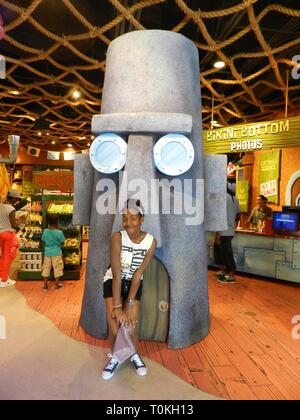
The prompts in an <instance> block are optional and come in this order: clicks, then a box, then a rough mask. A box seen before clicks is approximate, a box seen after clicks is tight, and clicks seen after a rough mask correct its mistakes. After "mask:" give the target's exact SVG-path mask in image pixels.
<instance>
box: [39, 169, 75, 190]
mask: <svg viewBox="0 0 300 420" xmlns="http://www.w3.org/2000/svg"><path fill="white" fill-rule="evenodd" d="M33 185H34V187H35V188H36V189H39V190H43V189H47V190H54V191H66V190H73V189H74V173H73V172H72V171H44V172H33Z"/></svg>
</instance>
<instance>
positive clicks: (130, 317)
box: [125, 305, 137, 328]
mask: <svg viewBox="0 0 300 420" xmlns="http://www.w3.org/2000/svg"><path fill="white" fill-rule="evenodd" d="M125 314H126V317H127V321H128V325H129V327H132V328H135V327H136V324H137V320H136V318H135V313H134V310H133V308H132V307H130V306H129V305H127V306H126V308H125Z"/></svg>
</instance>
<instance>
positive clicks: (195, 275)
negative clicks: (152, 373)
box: [74, 30, 227, 349]
mask: <svg viewBox="0 0 300 420" xmlns="http://www.w3.org/2000/svg"><path fill="white" fill-rule="evenodd" d="M199 72H200V70H199V59H198V51H197V49H196V47H195V46H194V44H193V43H192V42H191V41H190V40H188V39H187V38H185V37H184V36H182V35H180V34H177V33H173V32H168V31H158V30H150V31H136V32H131V33H128V34H126V35H123V36H121V37H119V38H117V39H115V40H114V41H113V42H112V43H111V44H110V46H109V48H108V52H107V64H106V73H105V80H104V88H103V96H102V107H101V114H100V115H95V116H94V117H93V122H92V131H93V132H94V133H96V134H98V135H100V134H102V133H108V132H109V133H115V134H117V135H119V136H121V137H122V138H123V139H125V140H126V141H127V143H128V146H127V147H128V148H127V156H126V163H125V168H124V172H123V175H122V176H121V177H120V174H119V173H114V174H110V175H107V174H104V173H100V172H98V171H96V170H95V169H94V167H93V166H92V164H91V162H90V157H89V155H88V154H82V155H77V156H76V160H75V197H74V223H75V224H81V225H89V226H90V239H89V253H88V260H87V272H86V286H85V293H84V299H83V307H82V313H81V321H80V322H81V325H82V326H83V328H84V329H85V330H86V331H87V332H88V333H89V334H91V335H92V336H94V337H98V338H104V337H106V335H107V322H106V315H105V304H104V301H103V298H102V285H103V281H102V279H103V276H104V274H105V271H106V269H107V267H108V266H109V244H110V238H111V235H112V232H114V231H116V230H120V228H121V215H120V214H117V215H116V214H109V213H111V212H107V213H106V214H103V213H104V212H103V211H101V206H102V205H103V203H104V201H105V199H106V201H108V202H109V201H110V198H111V201H110V202H113V200H115V201H116V197H115V196H116V195H117V204H118V201H119V206H120V208H122V205H123V204H124V203H123V202H122V203H121V201H122V197H124V192H125V191H126V188H127V187H128V185H129V184H130V183H133V184H132V185H136V184H135V182H136V180H142V181H143V182H144V187H148V192H147V188H144V189H143V195H142V196H140V195H139V194H136V195H135V196H136V197H139V198H141V201H142V203H143V204H145V203H146V204H148V203H149V205H148V206H147V207H146V209H145V210H146V217H145V224H144V226H143V230H146V231H149V232H150V233H152V234H153V236H154V237H155V238H156V239H157V241H158V247H157V250H156V254H155V256H156V257H157V258H158V259H159V260H160V261H161V262H162V264H163V265H164V266H165V268H166V269H167V272H168V275H169V278H170V322H169V334H168V345H169V347H170V348H173V349H176V348H181V347H185V346H188V345H190V344H193V343H195V342H198V341H199V340H201V339H202V338H204V337H205V336H206V335H207V334H208V333H209V327H210V322H209V304H208V290H207V289H208V287H207V244H206V237H205V231H206V230H211V231H216V230H224V229H225V228H226V227H227V222H226V204H225V203H226V157H225V156H221V155H219V156H206V157H205V158H204V156H203V149H202V128H201V95H200V83H199ZM170 133H172V134H182V135H185V136H186V137H188V139H189V140H190V142H191V143H192V145H193V149H194V161H193V164H192V166H191V167H190V169H188V170H187V171H186V172H185V173H182V174H178V175H176V176H172V175H171V176H170V175H169V176H168V175H164V174H163V173H162V172H161V171H159V170H158V169H157V167H156V165H155V163H154V156H153V148H154V146H155V144H156V142H157V141H158V140H159V139H160V138H161V137H163V136H165V135H167V134H170ZM167 159H168V157H167ZM170 164H171V165H172V159H171V158H170ZM153 180H157V181H162V182H161V184H160V187H157V185H158V184H155V183H153ZM188 180H189V182H186V185H185V184H184V182H185V181H188ZM170 183H173V184H174V188H173V190H172V189H171V193H170V188H169V190H168V191H167V189H168V186H170ZM103 185H107V188H106V189H105V188H103ZM191 185H192V187H191ZM110 186H111V188H110ZM180 186H184V187H182V188H181V187H180ZM159 189H160V190H161V191H160V192H159ZM104 190H105V191H104ZM145 191H146V193H145ZM168 193H169V194H171V200H170V202H171V208H170V212H167V213H170V214H165V213H166V212H165V211H164V206H165V205H166V203H165V202H164V200H166V198H165V197H168ZM129 196H130V194H129ZM104 197H105V199H104ZM161 197H162V198H161ZM178 199H181V200H182V201H183V202H184V203H187V202H191V199H193V200H194V201H193V203H194V204H195V206H194V207H193V209H194V214H192V213H191V206H190V207H189V206H184V205H183V206H182V207H183V211H182V212H178V211H175V210H176V209H175V208H174V207H175V206H176V204H174V203H175V202H178ZM176 200H177V201H176ZM102 207H103V206H102ZM185 207H188V209H186V208H185ZM101 213H102V214H101ZM203 213H204V215H205V216H204V220H203Z"/></svg>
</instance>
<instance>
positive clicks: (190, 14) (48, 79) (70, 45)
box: [0, 0, 300, 149]
mask: <svg viewBox="0 0 300 420" xmlns="http://www.w3.org/2000/svg"><path fill="white" fill-rule="evenodd" d="M87 3H89V8H88V6H87ZM208 3H211V5H210V7H211V8H212V7H213V5H214V4H215V5H216V6H215V10H206V9H207V8H208ZM226 3H227V4H232V3H236V4H235V5H230V6H228V7H223V8H222V9H221V8H220V5H221V4H223V5H224V4H226ZM266 3H269V2H266V1H263V0H243V1H241V0H236V2H234V0H232V1H228V2H226V1H221V0H220V1H216V0H213V1H211V2H207V1H202V0H198V1H195V0H191V1H188V0H141V1H139V0H122V1H121V0H99V1H97V2H96V1H89V2H85V1H83V0H82V1H79V0H51V2H50V1H48V0H31V1H30V0H28V1H26V0H19V1H18V0H14V1H9V0H0V14H1V15H2V18H3V29H4V34H5V35H4V38H3V39H2V40H1V41H0V54H1V55H2V56H3V57H5V60H6V75H5V79H0V143H1V142H5V141H6V139H7V136H8V135H9V134H19V135H21V139H22V145H31V146H36V147H39V148H42V149H51V148H52V149H60V148H64V147H65V146H66V145H67V144H69V143H72V145H73V146H74V147H75V148H78V149H86V148H87V146H88V144H89V143H90V142H91V139H92V138H91V134H92V133H91V118H92V115H94V114H97V113H99V112H100V106H101V93H102V85H103V78H104V71H105V52H106V50H107V47H108V45H109V44H110V42H111V41H112V40H113V39H114V38H115V37H117V36H119V35H121V34H122V33H125V32H128V31H133V30H141V29H166V30H172V31H174V32H180V33H182V34H183V35H185V36H188V37H189V38H190V39H191V40H192V41H194V43H195V45H196V46H197V48H198V50H199V57H200V63H201V73H200V75H199V80H200V83H201V86H202V109H201V110H199V112H202V117H203V124H204V127H206V128H208V127H210V125H211V121H212V119H218V123H219V125H229V124H232V123H239V122H240V123H242V122H252V121H259V120H266V119H271V118H272V115H274V114H276V113H278V111H279V110H284V109H285V107H286V106H287V105H286V100H287V98H288V110H290V111H291V112H292V111H294V110H295V109H296V108H297V106H298V105H299V102H300V94H299V91H300V83H298V82H297V83H296V81H295V80H293V79H292V76H291V74H292V69H293V68H295V66H297V65H298V63H297V60H296V59H295V56H296V55H297V48H298V49H299V51H298V55H300V47H299V45H300V37H298V36H297V32H298V33H299V28H300V20H299V17H300V8H299V5H300V4H299V5H298V1H294V2H292V3H293V7H292V8H290V7H286V5H287V3H289V4H291V2H285V1H283V0H281V3H283V4H285V6H284V5H283V4H268V5H266ZM277 3H278V1H277ZM50 4H51V7H50ZM92 5H95V10H94V11H92V13H91V8H92ZM204 9H205V10H204ZM170 25H172V26H170ZM267 26H269V28H267ZM0 27H1V18H0ZM297 29H298V31H297ZM0 33H1V31H0ZM217 60H220V61H223V62H224V63H225V64H226V67H225V68H224V69H222V70H219V69H216V68H214V67H213V65H212V64H213V62H215V61H217ZM299 61H300V59H299ZM0 64H1V62H0ZM297 74H298V73H297ZM299 74H300V69H299ZM288 82H289V83H288ZM74 89H78V90H79V91H80V93H81V97H80V98H78V99H74V98H73V97H72V94H71V92H72V90H74ZM212 99H213V100H212ZM212 103H214V107H213V115H212ZM41 120H42V122H44V123H45V122H46V125H47V124H48V125H49V127H47V128H45V127H42V126H40V127H39V125H38V124H37V122H38V121H41Z"/></svg>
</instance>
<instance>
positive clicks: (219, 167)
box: [204, 155, 227, 232]
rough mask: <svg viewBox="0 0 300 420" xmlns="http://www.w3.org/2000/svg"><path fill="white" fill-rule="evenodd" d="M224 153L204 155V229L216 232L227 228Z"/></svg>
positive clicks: (225, 163)
mask: <svg viewBox="0 0 300 420" xmlns="http://www.w3.org/2000/svg"><path fill="white" fill-rule="evenodd" d="M226 168H227V156H226V155H205V156H204V174H205V175H204V179H205V196H204V197H205V198H204V204H205V230H206V231H212V232H218V231H223V230H226V229H227V217H226V209H225V211H224V203H226V181H227V180H226V175H224V174H226Z"/></svg>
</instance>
